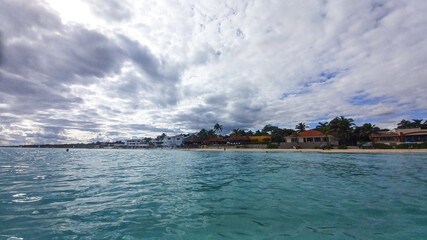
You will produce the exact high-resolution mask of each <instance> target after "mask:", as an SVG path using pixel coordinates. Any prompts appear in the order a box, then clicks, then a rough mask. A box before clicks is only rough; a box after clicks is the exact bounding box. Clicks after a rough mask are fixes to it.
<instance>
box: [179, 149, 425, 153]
mask: <svg viewBox="0 0 427 240" xmlns="http://www.w3.org/2000/svg"><path fill="white" fill-rule="evenodd" d="M184 150H185V151H236V152H308V153H310V152H312V153H427V149H331V150H322V149H267V148H254V149H250V148H226V149H225V150H224V148H192V149H184Z"/></svg>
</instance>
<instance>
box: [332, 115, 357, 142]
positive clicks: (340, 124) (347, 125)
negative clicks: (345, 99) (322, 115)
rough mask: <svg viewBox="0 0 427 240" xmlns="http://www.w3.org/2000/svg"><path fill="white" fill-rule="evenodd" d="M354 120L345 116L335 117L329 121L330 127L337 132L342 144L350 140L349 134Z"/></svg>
mask: <svg viewBox="0 0 427 240" xmlns="http://www.w3.org/2000/svg"><path fill="white" fill-rule="evenodd" d="M353 122H354V120H353V119H352V118H345V117H344V116H340V117H335V118H334V119H332V120H331V121H330V122H329V128H330V130H331V131H332V132H336V133H337V135H338V138H339V142H340V144H346V143H348V142H349V136H350V133H352V130H353V129H352V127H353V126H354V123H353Z"/></svg>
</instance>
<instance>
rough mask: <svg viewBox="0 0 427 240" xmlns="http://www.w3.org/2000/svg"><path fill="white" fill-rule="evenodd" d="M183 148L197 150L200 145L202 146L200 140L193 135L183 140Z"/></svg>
mask: <svg viewBox="0 0 427 240" xmlns="http://www.w3.org/2000/svg"><path fill="white" fill-rule="evenodd" d="M183 143H184V145H183V146H184V147H186V148H198V147H200V144H202V140H200V138H199V137H198V136H196V135H194V134H192V135H190V136H189V137H186V138H184V142H183Z"/></svg>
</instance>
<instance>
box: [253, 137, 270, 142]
mask: <svg viewBox="0 0 427 240" xmlns="http://www.w3.org/2000/svg"><path fill="white" fill-rule="evenodd" d="M249 140H250V141H252V142H271V136H269V135H265V136H249Z"/></svg>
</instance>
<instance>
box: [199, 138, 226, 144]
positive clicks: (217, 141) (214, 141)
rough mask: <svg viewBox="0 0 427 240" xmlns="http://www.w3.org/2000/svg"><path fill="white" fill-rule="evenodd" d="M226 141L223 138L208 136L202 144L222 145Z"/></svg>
mask: <svg viewBox="0 0 427 240" xmlns="http://www.w3.org/2000/svg"><path fill="white" fill-rule="evenodd" d="M226 143H227V140H226V139H224V138H209V139H208V140H205V141H204V144H206V145H223V144H226Z"/></svg>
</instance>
